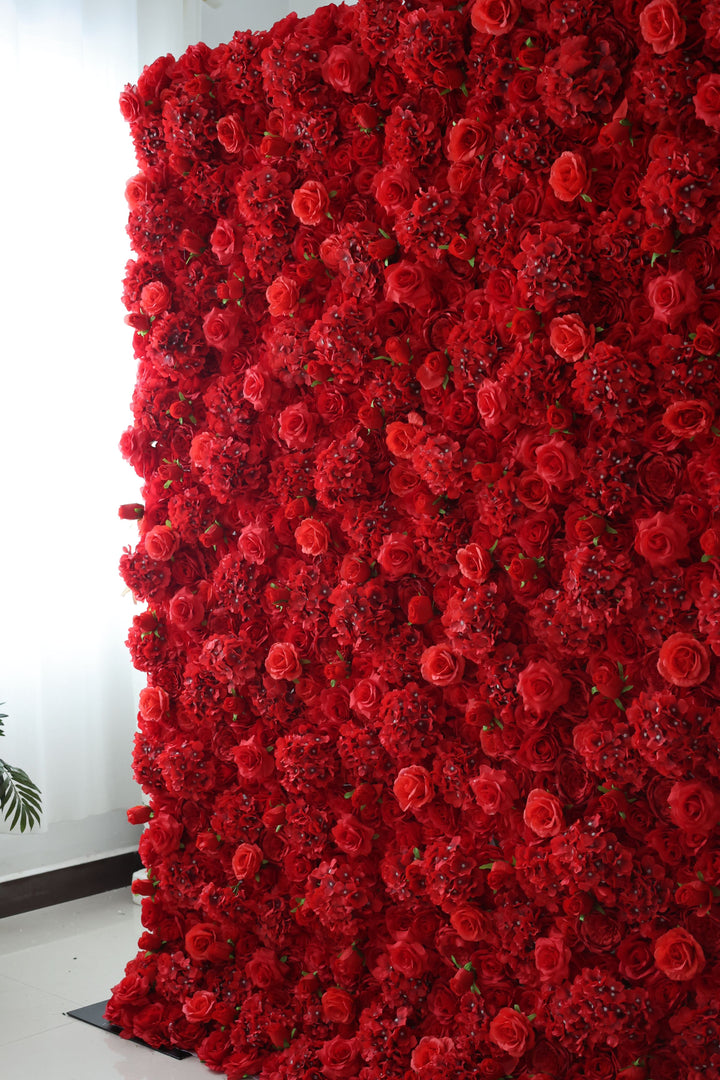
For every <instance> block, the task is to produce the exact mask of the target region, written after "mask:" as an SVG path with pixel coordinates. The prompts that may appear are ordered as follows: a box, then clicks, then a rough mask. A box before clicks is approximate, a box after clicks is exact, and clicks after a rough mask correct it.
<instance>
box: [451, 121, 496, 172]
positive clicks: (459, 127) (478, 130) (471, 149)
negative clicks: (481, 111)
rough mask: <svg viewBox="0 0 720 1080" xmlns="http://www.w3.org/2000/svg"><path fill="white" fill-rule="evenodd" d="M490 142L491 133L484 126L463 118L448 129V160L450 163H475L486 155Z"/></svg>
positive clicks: (478, 122)
mask: <svg viewBox="0 0 720 1080" xmlns="http://www.w3.org/2000/svg"><path fill="white" fill-rule="evenodd" d="M491 142H492V132H491V130H490V128H489V127H488V126H487V125H486V124H481V123H480V121H479V120H471V119H469V118H467V117H463V118H462V119H461V120H458V122H457V123H456V124H455V126H454V127H452V128H451V129H450V138H449V141H448V158H449V160H450V161H462V162H470V161H475V160H476V159H477V158H478V157H481V156H482V155H483V154H486V153H487V151H488V148H489V147H490V144H491Z"/></svg>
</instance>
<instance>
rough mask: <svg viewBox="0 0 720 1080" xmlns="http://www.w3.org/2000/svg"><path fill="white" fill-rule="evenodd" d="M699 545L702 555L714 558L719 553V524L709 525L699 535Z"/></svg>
mask: <svg viewBox="0 0 720 1080" xmlns="http://www.w3.org/2000/svg"><path fill="white" fill-rule="evenodd" d="M700 547H701V548H702V550H703V554H704V555H709V556H710V558H711V559H715V558H717V557H718V556H719V555H720V524H715V525H711V526H710V527H709V528H708V529H706V530H705V532H704V533H703V534H702V536H701V537H700Z"/></svg>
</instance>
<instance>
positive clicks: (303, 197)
mask: <svg viewBox="0 0 720 1080" xmlns="http://www.w3.org/2000/svg"><path fill="white" fill-rule="evenodd" d="M329 207H330V197H329V195H328V193H327V189H326V188H325V186H324V185H323V184H321V183H320V181H319V180H306V181H305V183H304V184H303V185H302V187H299V188H298V189H297V190H296V191H295V193H294V195H293V197H292V211H293V214H294V215H295V217H296V218H298V219H299V221H301V222H302V224H303V225H319V224H320V223H321V222H322V221H324V220H325V217H326V215H327V212H328V209H329Z"/></svg>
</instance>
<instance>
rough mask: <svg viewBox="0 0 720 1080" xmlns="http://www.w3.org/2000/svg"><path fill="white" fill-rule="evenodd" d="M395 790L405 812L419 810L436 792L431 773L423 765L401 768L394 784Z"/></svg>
mask: <svg viewBox="0 0 720 1080" xmlns="http://www.w3.org/2000/svg"><path fill="white" fill-rule="evenodd" d="M393 792H394V793H395V798H396V799H397V801H398V803H399V805H400V809H401V810H402V811H403V812H406V811H407V810H419V809H420V807H422V806H426V805H427V803H429V802H431V801H432V798H433V795H434V794H435V792H434V790H433V786H432V779H431V776H430V773H429V772H428V771H427V769H425V768H423V766H422V765H408V767H407V768H406V769H401V770H400V772H399V773H398V775H397V778H396V780H395V783H394V784H393Z"/></svg>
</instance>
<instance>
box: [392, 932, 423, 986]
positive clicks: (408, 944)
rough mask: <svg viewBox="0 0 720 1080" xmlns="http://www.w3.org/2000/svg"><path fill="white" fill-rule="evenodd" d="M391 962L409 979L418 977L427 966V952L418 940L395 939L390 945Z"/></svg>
mask: <svg viewBox="0 0 720 1080" xmlns="http://www.w3.org/2000/svg"><path fill="white" fill-rule="evenodd" d="M388 955H389V957H390V963H391V964H392V966H393V967H394V968H395V970H396V971H399V972H400V974H401V975H405V976H407V978H408V979H418V978H420V976H421V975H422V974H423V972H424V971H425V970H426V968H427V953H426V951H425V949H424V948H423V946H422V945H420V943H419V942H417V941H395V942H393V944H392V945H389V946H388Z"/></svg>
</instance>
